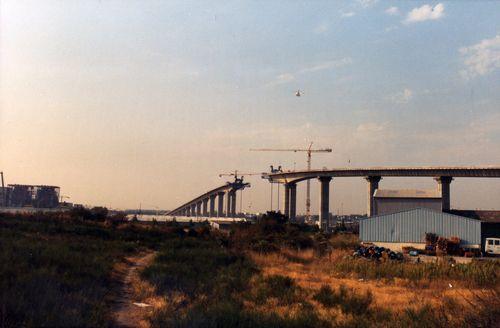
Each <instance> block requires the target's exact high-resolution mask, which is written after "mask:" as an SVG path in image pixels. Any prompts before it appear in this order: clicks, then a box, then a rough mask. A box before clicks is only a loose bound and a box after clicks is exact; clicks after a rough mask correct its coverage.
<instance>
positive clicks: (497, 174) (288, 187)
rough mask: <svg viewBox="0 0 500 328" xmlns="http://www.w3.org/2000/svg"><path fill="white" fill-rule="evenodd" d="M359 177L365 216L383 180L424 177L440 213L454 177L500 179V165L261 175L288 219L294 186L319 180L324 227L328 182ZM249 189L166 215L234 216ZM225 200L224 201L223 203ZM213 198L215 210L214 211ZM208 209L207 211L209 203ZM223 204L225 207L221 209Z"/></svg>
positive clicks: (216, 193) (238, 184)
mask: <svg viewBox="0 0 500 328" xmlns="http://www.w3.org/2000/svg"><path fill="white" fill-rule="evenodd" d="M341 177H362V178H364V179H366V181H367V214H368V216H372V215H373V213H374V211H373V210H374V193H375V191H376V190H377V189H378V188H379V183H380V181H381V180H382V178H383V177H427V178H433V179H434V180H435V181H436V183H437V190H438V192H439V195H440V197H441V200H442V205H441V210H442V211H449V210H450V185H451V182H452V181H453V179H454V178H500V166H480V167H478V166H475V167H471V166H469V167H458V166H439V167H434V166H422V167H367V168H334V169H323V170H305V171H286V172H271V173H265V174H263V175H262V178H264V179H267V180H268V181H269V182H271V183H280V184H283V185H284V188H283V198H282V201H283V211H284V214H285V215H286V216H287V217H289V218H290V220H295V219H296V213H297V210H296V209H297V184H298V183H299V182H302V181H309V180H311V179H318V181H319V182H320V187H319V189H320V193H319V198H320V199H319V225H320V227H323V226H324V225H325V223H326V222H327V221H328V216H329V211H330V182H331V181H332V179H334V178H341ZM245 187H249V184H248V183H243V181H242V179H235V182H233V183H229V182H228V183H227V184H225V185H223V186H220V187H218V188H215V189H213V190H211V191H209V192H206V193H204V194H202V195H201V196H198V197H196V198H195V199H193V200H191V201H189V202H186V203H184V204H183V205H181V206H179V207H178V208H176V209H175V210H173V211H171V212H170V213H169V215H183V216H207V217H216V216H219V217H223V216H229V217H234V216H235V215H236V191H237V190H242V189H244V188H245ZM224 197H226V202H224ZM216 198H217V199H218V204H217V205H218V210H217V211H215V203H216ZM209 203H210V207H209V209H208V204H209ZM224 205H225V206H224Z"/></svg>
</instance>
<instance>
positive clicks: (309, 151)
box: [250, 142, 332, 220]
mask: <svg viewBox="0 0 500 328" xmlns="http://www.w3.org/2000/svg"><path fill="white" fill-rule="evenodd" d="M312 145H313V143H312V142H311V143H310V144H309V147H308V148H305V149H304V148H288V149H286V148H285V149H272V148H258V149H250V151H291V152H294V153H296V152H306V153H307V170H308V171H311V158H312V153H331V152H332V149H331V148H324V149H313V148H312ZM306 183H307V189H306V218H307V220H309V219H310V218H311V181H310V180H309V179H308V180H307V182H306Z"/></svg>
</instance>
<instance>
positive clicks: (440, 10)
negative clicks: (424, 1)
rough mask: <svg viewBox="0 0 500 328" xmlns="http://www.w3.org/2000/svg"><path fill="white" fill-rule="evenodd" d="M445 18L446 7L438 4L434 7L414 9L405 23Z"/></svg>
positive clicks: (425, 6) (424, 6) (426, 6)
mask: <svg viewBox="0 0 500 328" xmlns="http://www.w3.org/2000/svg"><path fill="white" fill-rule="evenodd" d="M443 16H444V5H443V4H442V3H438V4H437V5H435V6H434V7H432V6H430V5H423V6H422V7H418V8H413V9H412V10H411V11H410V12H409V13H408V15H407V16H406V19H405V21H404V22H405V23H417V22H423V21H426V20H436V19H440V18H442V17H443Z"/></svg>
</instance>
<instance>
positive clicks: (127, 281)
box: [112, 251, 156, 328]
mask: <svg viewBox="0 0 500 328" xmlns="http://www.w3.org/2000/svg"><path fill="white" fill-rule="evenodd" d="M155 254H156V252H153V251H147V252H142V253H139V254H137V255H135V256H131V257H126V258H125V260H124V261H123V262H121V263H119V264H118V265H116V267H115V270H114V272H113V278H114V279H115V280H116V282H117V285H116V290H115V292H114V294H115V295H114V298H113V307H112V313H113V319H114V322H115V326H116V327H134V328H135V327H140V328H145V327H149V322H148V321H147V317H148V315H150V314H151V313H152V312H153V310H154V307H153V306H152V305H151V304H148V303H146V302H144V299H143V297H142V296H141V295H140V293H139V292H138V290H137V289H138V288H137V287H138V286H141V285H142V284H143V282H142V281H141V278H140V275H139V274H140V271H141V270H142V269H143V268H145V267H146V266H148V265H149V264H150V263H151V262H152V261H153V259H154V256H155ZM134 303H136V304H134ZM137 304H139V305H137ZM141 304H142V306H140V305H141ZM144 304H147V306H145V305H144Z"/></svg>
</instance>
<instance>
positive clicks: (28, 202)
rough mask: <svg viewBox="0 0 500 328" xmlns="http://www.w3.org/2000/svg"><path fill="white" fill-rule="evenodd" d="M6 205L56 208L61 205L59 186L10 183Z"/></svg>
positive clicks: (4, 202) (4, 201) (5, 200)
mask: <svg viewBox="0 0 500 328" xmlns="http://www.w3.org/2000/svg"><path fill="white" fill-rule="evenodd" d="M4 189H7V193H6V195H7V197H5V198H4V200H3V204H4V205H3V206H4V207H33V208H56V207H57V206H58V205H59V190H60V188H59V187H57V186H45V185H21V184H9V185H8V186H7V188H4Z"/></svg>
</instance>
